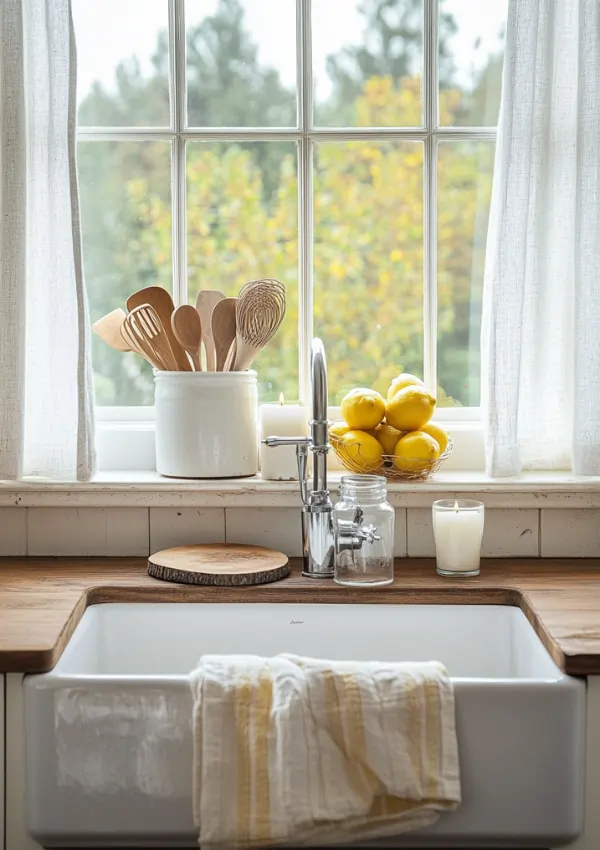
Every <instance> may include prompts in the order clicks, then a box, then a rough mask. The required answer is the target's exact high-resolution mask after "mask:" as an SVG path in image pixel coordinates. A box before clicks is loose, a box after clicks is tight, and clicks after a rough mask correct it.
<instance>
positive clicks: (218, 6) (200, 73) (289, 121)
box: [185, 0, 297, 127]
mask: <svg viewBox="0 0 600 850" xmlns="http://www.w3.org/2000/svg"><path fill="white" fill-rule="evenodd" d="M185 14H186V27H187V103H188V124H189V126H190V127H295V126H296V124H297V111H296V4H295V2H294V0H277V2H273V0H186V4H185Z"/></svg>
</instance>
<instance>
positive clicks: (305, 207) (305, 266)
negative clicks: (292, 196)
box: [296, 0, 314, 403]
mask: <svg viewBox="0 0 600 850" xmlns="http://www.w3.org/2000/svg"><path fill="white" fill-rule="evenodd" d="M310 13H311V0H296V55H297V90H298V107H299V109H298V119H299V125H300V131H301V137H300V141H299V144H298V357H299V377H300V398H301V400H302V401H303V402H304V403H307V400H308V398H309V395H310V348H311V342H312V337H313V333H314V323H313V234H314V228H313V153H314V151H313V141H312V139H311V137H310V131H311V128H312V85H313V83H312V47H311V14H310Z"/></svg>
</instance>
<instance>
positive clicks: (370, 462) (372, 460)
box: [340, 430, 383, 472]
mask: <svg viewBox="0 0 600 850" xmlns="http://www.w3.org/2000/svg"><path fill="white" fill-rule="evenodd" d="M340 443H341V449H342V453H343V454H344V455H345V456H346V458H347V459H348V460H349V461H350V463H351V464H352V466H354V467H355V468H356V469H357V470H360V471H361V472H372V471H373V470H375V469H379V467H380V466H381V463H382V457H383V448H382V446H381V443H380V442H379V440H376V439H375V437H372V436H371V434H367V433H366V431H357V430H355V431H348V432H347V433H346V434H344V435H343V436H342V438H341V440H340Z"/></svg>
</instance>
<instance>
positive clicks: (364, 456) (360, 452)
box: [329, 373, 448, 475]
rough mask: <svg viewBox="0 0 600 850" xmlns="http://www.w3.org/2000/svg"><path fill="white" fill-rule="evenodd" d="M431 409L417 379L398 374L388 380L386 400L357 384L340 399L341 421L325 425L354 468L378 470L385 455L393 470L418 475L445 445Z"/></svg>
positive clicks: (445, 436) (431, 402)
mask: <svg viewBox="0 0 600 850" xmlns="http://www.w3.org/2000/svg"><path fill="white" fill-rule="evenodd" d="M434 408H435V398H434V397H433V396H432V395H430V394H429V393H428V392H427V389H426V387H425V385H424V384H423V381H421V379H420V378H417V377H416V376H415V375H409V374H408V373H403V374H401V375H398V377H397V378H394V380H393V381H392V383H391V384H390V388H389V390H388V394H387V400H386V399H384V398H383V396H381V395H380V394H379V393H378V392H375V390H369V389H364V388H362V387H360V388H358V389H356V390H352V391H351V392H349V393H348V395H347V396H345V398H344V400H343V401H342V416H343V417H344V421H343V422H334V423H333V424H332V425H331V426H330V428H329V434H330V438H331V441H332V444H333V446H334V448H335V449H336V451H337V453H338V454H339V455H340V457H341V458H342V460H345V461H346V462H347V463H348V464H349V465H350V466H351V467H352V468H353V469H355V470H356V471H361V472H374V471H376V470H379V469H381V468H382V467H383V466H384V455H385V456H386V459H385V460H387V458H391V459H393V460H392V461H391V465H392V466H393V467H395V468H396V469H397V470H398V471H399V472H401V473H402V472H404V473H411V474H413V475H414V474H417V475H418V474H423V473H424V472H426V471H427V470H429V469H430V468H431V464H432V463H433V461H435V460H436V459H437V458H438V457H439V456H440V455H441V454H443V453H444V452H445V451H446V447H447V445H448V434H447V433H446V432H445V431H444V429H443V428H441V427H440V426H439V425H436V424H435V423H434V422H430V419H431V417H432V416H433V411H434ZM388 465H390V464H389V463H388Z"/></svg>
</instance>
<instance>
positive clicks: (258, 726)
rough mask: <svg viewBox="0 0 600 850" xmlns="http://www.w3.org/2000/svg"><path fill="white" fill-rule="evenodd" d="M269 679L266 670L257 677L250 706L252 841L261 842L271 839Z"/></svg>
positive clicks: (271, 680)
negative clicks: (252, 760) (252, 775)
mask: <svg viewBox="0 0 600 850" xmlns="http://www.w3.org/2000/svg"><path fill="white" fill-rule="evenodd" d="M272 698H273V677H272V675H271V672H270V670H269V669H268V668H265V667H263V669H262V670H261V671H260V673H259V674H258V688H257V689H256V697H255V700H254V704H253V706H252V721H253V722H252V729H253V751H254V781H253V783H252V785H253V788H254V792H255V806H254V817H253V822H252V839H253V841H256V842H257V843H265V842H268V841H269V840H270V839H271V801H270V787H269V729H270V726H271V702H272Z"/></svg>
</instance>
